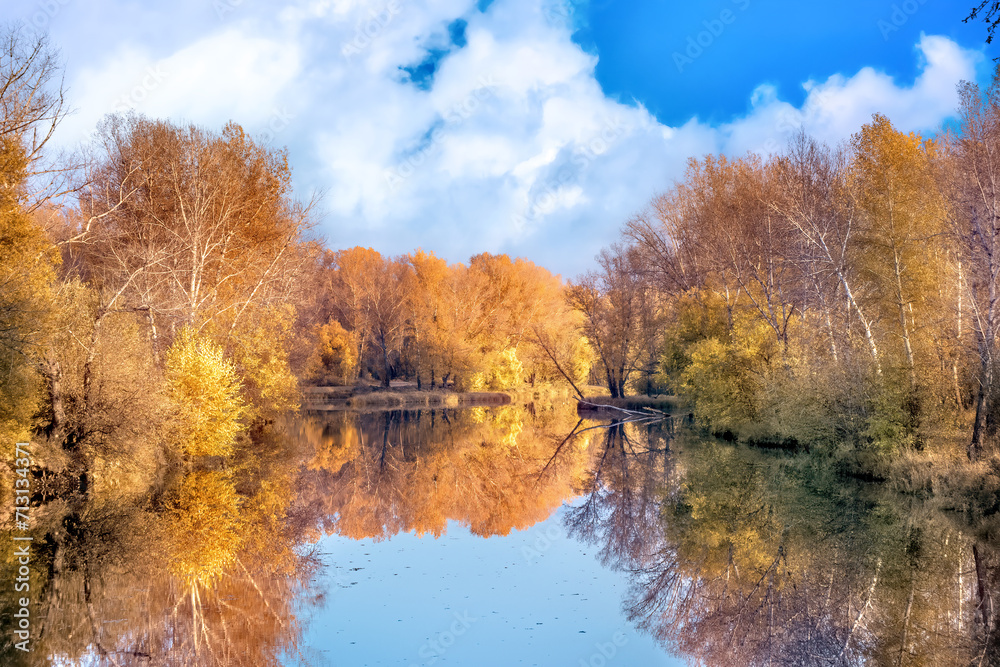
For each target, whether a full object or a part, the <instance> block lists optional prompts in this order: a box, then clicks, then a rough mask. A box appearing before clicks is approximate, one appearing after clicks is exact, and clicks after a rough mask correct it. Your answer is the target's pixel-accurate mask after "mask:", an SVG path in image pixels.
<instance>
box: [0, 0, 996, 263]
mask: <svg viewBox="0 0 1000 667" xmlns="http://www.w3.org/2000/svg"><path fill="white" fill-rule="evenodd" d="M967 11H968V6H966V3H964V2H942V1H941V0H924V1H923V2H921V0H906V1H904V2H878V1H876V2H872V1H870V0H868V1H863V0H847V1H844V2H840V3H805V2H792V1H785V0H782V1H779V0H772V1H770V2H768V1H766V0H713V1H711V2H700V3H691V2H686V3H679V2H665V1H662V0H661V1H652V0H642V1H638V0H636V1H631V2H629V1H626V0H613V1H612V0H592V1H591V2H589V3H588V2H584V1H582V0H492V1H490V0H434V1H433V2H430V1H427V0H298V1H295V2H286V3H279V2H265V1H264V0H175V1H173V2H171V3H165V2H160V3H141V2H138V1H135V0H133V1H127V0H90V1H88V2H83V1H82V0H13V1H11V0H8V1H7V2H5V3H4V10H3V18H5V19H7V20H15V21H17V20H20V21H23V22H25V23H27V24H28V25H31V26H35V27H37V28H39V29H43V30H46V31H48V32H49V34H50V37H51V40H52V43H53V45H55V46H56V47H58V48H59V49H60V50H61V52H62V55H63V58H64V59H65V61H66V82H67V86H68V88H69V100H70V103H71V104H72V106H73V107H75V109H76V113H75V114H74V115H73V116H72V117H71V118H69V119H68V120H67V121H66V122H65V123H64V125H63V126H62V127H61V129H60V131H59V134H58V136H57V137H56V141H57V143H58V144H60V145H61V146H62V147H66V148H69V147H75V146H78V145H81V144H85V143H86V142H87V141H88V140H89V138H90V136H91V133H92V131H93V129H94V127H95V125H96V124H97V122H98V121H99V120H100V118H101V117H103V116H104V115H105V114H107V113H110V112H114V111H121V110H126V109H134V110H136V111H139V112H141V113H144V114H147V115H149V116H154V117H166V118H170V119H172V120H174V121H177V122H191V123H196V124H199V125H203V126H207V127H211V128H221V127H222V125H223V124H224V123H225V122H226V121H228V120H235V121H237V122H239V123H241V124H242V125H243V126H244V127H245V128H246V129H247V130H249V131H250V132H252V133H254V134H256V135H257V136H259V137H261V139H262V140H264V141H269V142H272V143H273V144H274V145H276V146H287V148H288V150H289V155H290V160H291V163H292V165H293V167H294V170H295V172H294V173H295V184H296V191H297V194H298V196H299V197H301V198H304V199H306V198H309V197H310V196H311V194H312V193H314V192H322V193H323V199H322V201H321V204H320V207H319V211H320V212H321V213H322V216H321V217H320V219H319V222H318V225H317V228H316V233H317V235H319V236H321V237H322V238H323V239H324V240H325V241H326V242H327V243H328V244H329V245H330V246H331V247H347V246H352V245H356V244H361V245H366V246H372V247H374V248H376V249H377V250H379V251H381V252H384V253H386V254H390V255H397V254H400V253H405V252H408V251H410V250H413V249H415V248H418V247H420V248H423V249H424V250H429V251H434V252H436V253H437V254H439V255H441V256H443V257H445V258H447V259H448V260H450V261H466V260H467V259H468V258H469V257H470V256H471V255H473V254H475V253H477V252H482V251H490V252H506V253H509V254H511V255H515V256H523V257H527V258H529V259H531V260H533V261H535V262H537V263H539V264H542V265H544V266H547V267H549V268H550V269H552V270H554V271H556V272H558V273H561V274H563V275H564V276H566V277H573V276H575V275H577V274H579V273H580V272H582V271H585V270H587V269H589V268H593V266H594V261H593V258H594V255H595V254H596V253H597V251H598V250H599V249H600V248H601V247H602V246H604V245H606V244H608V243H610V242H612V241H614V240H615V238H616V236H617V232H618V229H619V228H620V226H621V224H622V223H623V222H624V221H625V220H627V218H628V217H629V216H630V215H632V214H634V213H636V212H637V211H640V210H641V209H642V208H643V207H644V206H645V204H646V203H647V202H648V201H649V199H650V197H652V196H653V195H655V194H656V193H657V192H659V191H662V190H664V189H666V188H668V187H669V186H670V184H671V183H672V182H673V180H674V179H676V178H678V177H680V176H681V175H682V173H683V169H684V165H685V163H686V161H687V160H688V159H689V158H690V157H699V156H702V155H704V154H706V153H719V152H724V153H727V154H732V155H736V154H742V153H745V152H746V151H749V150H755V151H764V152H767V151H774V150H777V149H779V148H780V147H781V146H782V145H784V143H785V142H786V141H787V139H788V138H789V137H790V136H791V135H792V134H794V133H795V132H797V131H798V130H799V129H805V130H806V131H808V132H810V133H812V134H814V135H815V136H817V137H819V138H820V139H822V140H824V141H827V142H830V143H837V142H840V141H843V140H845V139H847V138H849V137H850V135H851V133H853V132H856V131H857V130H858V129H859V128H860V126H861V124H863V123H864V122H866V121H868V120H869V119H870V118H871V115H872V113H874V112H882V113H885V114H886V115H888V116H889V118H890V119H892V120H893V122H894V123H895V124H896V125H897V127H899V128H900V129H904V130H915V131H920V132H924V133H928V132H933V131H935V130H936V129H938V128H940V127H941V126H942V124H943V123H946V122H947V120H948V117H949V116H950V115H951V114H952V113H953V110H954V108H955V105H956V95H955V85H956V84H957V83H958V81H959V80H961V79H963V78H964V79H970V78H975V79H978V80H980V81H985V80H987V79H988V76H989V72H990V69H991V67H992V63H991V58H992V57H994V56H996V55H997V54H996V53H994V52H993V51H994V50H995V49H994V47H990V50H989V51H988V50H987V48H986V47H985V44H984V42H985V29H984V27H983V26H982V25H963V24H962V22H961V19H962V18H963V17H964V16H965V15H966V13H967Z"/></svg>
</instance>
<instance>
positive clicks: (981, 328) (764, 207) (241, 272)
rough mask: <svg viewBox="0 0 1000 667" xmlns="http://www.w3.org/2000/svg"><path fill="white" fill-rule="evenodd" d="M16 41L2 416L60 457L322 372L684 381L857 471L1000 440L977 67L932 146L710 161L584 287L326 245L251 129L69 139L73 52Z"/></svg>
mask: <svg viewBox="0 0 1000 667" xmlns="http://www.w3.org/2000/svg"><path fill="white" fill-rule="evenodd" d="M4 45H5V49H4V54H3V71H2V73H0V74H2V82H3V86H2V88H0V92H2V98H3V100H2V101H3V104H2V107H3V113H4V116H3V125H2V134H0V139H2V155H3V160H2V162H0V164H2V168H3V174H4V179H3V182H4V187H3V191H2V197H3V211H2V214H3V216H4V224H3V229H2V234H3V237H2V244H0V252H2V253H3V255H2V261H0V270H2V272H3V275H2V278H0V281H2V283H0V284H2V285H3V289H2V292H0V300H2V304H0V316H2V327H0V335H2V339H3V345H2V354H3V360H2V363H3V378H4V381H3V384H2V386H0V391H2V392H3V401H2V414H0V430H2V432H3V437H4V438H5V439H6V440H7V441H11V442H13V441H15V440H29V439H30V440H32V441H37V442H39V443H40V451H42V452H44V455H43V457H42V462H43V463H45V464H46V465H49V464H51V465H53V466H56V467H59V468H62V469H69V470H72V471H74V472H76V473H81V474H93V473H94V471H95V470H96V469H97V468H99V467H101V466H112V467H116V466H122V465H124V466H126V467H128V468H130V469H137V468H142V467H145V468H146V472H147V473H148V472H149V471H150V470H152V469H154V468H156V466H158V465H161V464H163V463H164V462H170V461H175V462H177V461H182V460H189V459H190V458H191V457H197V456H204V455H217V456H226V455H228V454H229V453H230V452H231V450H232V445H233V443H234V442H235V441H236V440H237V439H238V438H240V437H242V435H245V434H246V433H247V432H249V431H250V430H252V429H253V428H255V427H260V426H261V425H264V424H267V423H269V422H270V421H273V420H274V419H275V418H276V417H277V416H279V415H280V414H282V413H284V412H286V411H287V410H289V409H294V408H295V407H296V406H297V405H298V403H299V394H300V387H302V386H304V385H309V384H312V385H352V384H355V383H363V384H364V383H367V384H370V385H381V386H382V387H385V388H388V387H390V383H391V382H392V381H393V380H404V381H406V384H407V385H411V386H414V387H415V388H416V389H439V388H448V389H455V390H460V391H462V390H473V391H474V390H510V389H519V388H523V387H535V386H537V385H540V384H547V383H568V384H569V385H572V388H573V389H574V390H575V391H576V393H577V394H578V395H580V396H581V397H582V396H583V393H584V392H583V391H582V389H581V388H585V387H587V386H589V385H591V384H601V385H604V386H605V387H606V388H607V390H608V392H609V393H610V394H611V396H612V397H622V396H624V395H626V394H628V393H647V394H649V393H672V394H675V395H678V396H680V397H681V398H682V399H684V400H686V401H687V403H688V404H689V405H690V406H691V410H692V412H693V414H694V416H695V417H697V418H698V419H699V420H700V421H701V422H702V423H703V424H705V425H707V426H708V427H710V428H711V429H712V430H713V431H714V432H716V433H719V434H724V435H727V436H730V435H731V436H732V437H735V438H740V439H744V440H749V441H757V442H762V443H770V444H778V445H793V446H794V445H799V446H805V447H810V448H820V449H824V448H825V450H826V451H835V452H839V455H841V456H846V457H847V458H850V459H851V460H852V461H853V464H852V465H857V466H860V468H861V469H862V470H864V471H866V473H876V474H879V471H880V470H882V468H884V466H885V464H886V462H887V461H889V460H891V459H893V458H894V457H895V455H896V454H899V453H910V454H912V453H917V452H923V453H924V454H926V455H933V456H941V457H944V458H945V459H949V460H957V459H958V458H963V457H968V458H970V459H973V460H978V459H982V458H983V457H987V456H991V455H992V454H994V453H995V451H996V449H997V446H998V443H1000V395H998V388H997V384H998V380H997V375H998V373H997V368H996V359H995V356H996V349H997V333H998V328H1000V312H998V300H1000V294H998V279H1000V275H998V274H1000V249H998V246H997V243H998V233H1000V218H998V211H997V207H998V204H997V195H998V193H997V187H998V186H997V181H998V178H1000V164H998V162H997V159H996V154H997V150H998V148H1000V84H998V83H997V81H994V82H993V83H992V84H991V85H990V86H988V87H987V88H985V89H981V88H980V87H978V86H977V85H975V84H973V83H968V82H966V83H963V84H962V85H961V87H960V88H961V89H960V96H961V107H960V109H958V110H957V122H956V123H955V125H954V127H951V128H950V129H949V130H948V131H945V132H942V133H941V134H940V135H939V136H935V137H933V138H924V137H920V136H918V135H916V134H912V133H911V134H906V133H903V132H900V131H899V130H897V129H896V128H894V127H893V125H892V123H891V121H890V120H889V119H888V118H886V117H884V116H881V115H875V116H874V117H873V119H872V121H871V122H870V123H869V124H867V125H865V126H864V127H862V128H860V129H859V130H858V132H857V133H856V134H855V135H854V136H853V137H852V138H851V140H850V141H849V142H846V143H845V144H844V145H841V146H838V147H835V148H831V147H828V146H824V145H820V144H818V143H817V142H815V141H814V140H812V139H810V138H809V137H808V136H806V135H804V134H803V135H800V136H798V137H797V138H796V139H795V140H794V141H793V142H792V143H791V144H790V145H789V146H788V147H787V149H785V150H784V151H783V152H780V153H778V154H773V155H763V156H762V155H755V154H750V155H746V156H742V157H727V156H707V157H704V158H702V159H693V160H691V162H690V163H689V166H688V169H687V172H686V174H685V176H684V178H683V179H681V180H680V181H678V182H677V183H675V184H674V185H673V186H672V187H670V188H669V189H667V190H666V191H665V192H664V193H662V194H661V195H659V196H657V197H655V198H654V199H653V200H652V201H650V202H649V204H648V205H647V206H646V207H645V208H644V209H642V210H641V212H640V213H638V214H637V215H635V216H634V217H632V218H631V219H630V220H628V221H626V222H625V224H624V226H623V228H622V232H621V239H620V241H619V242H618V243H615V244H613V245H612V246H610V247H608V248H606V249H605V250H604V251H602V252H601V254H600V256H599V257H598V258H597V259H598V265H599V268H598V269H597V270H596V271H593V272H590V273H588V274H586V275H584V276H581V277H579V278H578V279H576V280H572V281H569V282H564V281H563V280H562V279H561V278H560V277H558V276H555V275H553V274H551V273H550V272H548V271H546V270H545V269H544V268H541V267H539V266H536V265H535V264H533V263H531V262H529V261H527V260H524V259H516V260H512V259H510V258H509V257H508V256H506V255H492V254H489V253H483V254H480V255H477V256H475V257H472V258H471V259H470V260H469V262H468V263H467V264H449V263H448V262H446V261H445V260H443V259H441V258H439V257H436V256H435V255H434V254H433V253H432V252H425V251H422V250H417V251H415V252H413V253H411V254H409V255H405V256H400V257H385V256H383V255H381V254H380V253H379V252H377V251H376V250H373V249H370V248H361V247H356V248H347V249H340V250H330V249H327V248H324V247H323V246H322V244H321V243H319V242H318V241H316V240H315V238H314V236H313V234H314V230H315V226H316V224H315V220H316V213H315V212H316V208H317V207H316V202H311V203H307V204H303V203H301V202H299V201H297V200H296V199H295V198H294V197H293V196H292V192H291V188H292V181H291V166H290V163H289V157H288V155H287V154H286V152H285V151H284V150H281V149H277V148H274V147H271V146H269V145H268V144H267V143H266V142H261V141H258V140H256V139H254V137H252V136H249V135H248V134H247V133H246V132H244V131H243V129H242V128H241V127H240V126H239V125H237V124H236V123H233V122H231V123H229V124H227V125H226V126H225V127H224V128H222V129H221V130H219V131H216V130H211V129H204V128H199V127H194V126H182V125H177V124H175V123H173V122H171V121H166V120H154V119H149V118H146V117H143V116H140V115H136V114H127V115H113V116H109V117H107V118H106V119H105V120H104V121H103V122H102V123H101V125H100V126H99V128H98V130H97V132H96V133H95V134H94V135H93V138H92V141H91V142H90V143H89V144H88V145H87V146H86V147H85V148H84V150H82V151H81V152H79V153H77V154H73V155H64V154H60V155H58V156H56V155H52V154H50V153H51V151H49V152H47V151H46V144H47V141H48V139H49V138H50V137H51V136H52V134H53V132H55V131H56V128H57V127H58V125H59V122H60V120H61V119H62V118H63V117H64V115H65V113H66V107H65V104H66V103H65V100H64V96H63V91H62V90H61V88H60V85H59V76H60V64H59V62H58V61H57V59H56V58H55V56H54V55H53V52H52V50H51V49H50V47H49V46H48V44H47V42H46V40H45V38H44V37H37V36H32V35H31V34H29V33H28V32H27V31H26V30H24V29H21V28H16V27H15V28H11V29H9V30H8V32H7V34H6V36H5V41H4ZM46 457H47V458H46ZM48 459H51V461H49V460H48ZM140 477H141V476H140Z"/></svg>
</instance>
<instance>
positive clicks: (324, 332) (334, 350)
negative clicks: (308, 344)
mask: <svg viewBox="0 0 1000 667" xmlns="http://www.w3.org/2000/svg"><path fill="white" fill-rule="evenodd" d="M316 338H317V344H316V350H315V351H314V352H313V355H312V357H311V358H310V360H309V378H310V379H311V380H313V381H314V382H317V383H319V384H347V383H349V382H350V381H351V380H353V379H354V378H355V377H356V375H357V369H358V341H357V337H356V336H355V335H354V334H353V333H351V332H349V331H347V329H345V328H344V327H343V325H342V324H341V323H340V322H338V321H337V320H334V319H331V320H330V321H329V322H327V323H326V324H324V325H323V326H321V327H320V328H319V331H318V332H317V334H316Z"/></svg>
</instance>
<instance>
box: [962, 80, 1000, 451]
mask: <svg viewBox="0 0 1000 667" xmlns="http://www.w3.org/2000/svg"><path fill="white" fill-rule="evenodd" d="M959 93H960V95H961V111H960V112H961V116H960V118H961V134H960V135H959V138H958V140H957V146H956V151H955V153H956V162H957V168H958V177H957V178H956V179H955V184H956V187H955V188H954V195H953V211H954V215H953V219H954V221H955V225H956V229H955V232H956V237H957V240H958V243H959V246H960V249H961V253H962V257H963V260H964V262H963V263H964V266H965V272H966V275H967V278H966V284H967V285H968V290H969V292H970V297H971V299H970V301H971V303H970V304H969V305H970V308H971V309H972V315H973V316H972V318H971V322H970V324H971V326H972V327H973V330H974V332H975V338H976V352H977V357H978V363H977V366H978V378H977V380H978V381H977V388H976V398H975V420H974V422H973V429H972V437H971V440H970V443H969V458H972V459H977V458H980V457H981V456H983V455H984V453H986V452H990V451H995V450H996V446H997V433H998V427H1000V418H998V414H997V409H998V408H997V399H998V395H997V394H998V392H997V380H996V375H997V370H996V369H997V332H998V329H1000V291H998V290H1000V288H998V281H1000V245H998V239H1000V157H998V155H1000V79H998V78H997V77H996V76H994V79H993V81H992V83H991V84H990V85H989V86H988V87H987V88H986V89H985V90H983V89H981V88H980V87H979V86H978V85H976V84H974V83H969V82H964V83H962V84H961V86H960V88H959Z"/></svg>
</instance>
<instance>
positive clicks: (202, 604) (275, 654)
mask: <svg viewBox="0 0 1000 667" xmlns="http://www.w3.org/2000/svg"><path fill="white" fill-rule="evenodd" d="M264 440H270V442H263V441H264ZM286 441H287V442H286ZM291 442H292V441H290V440H288V439H287V438H283V436H282V435H281V434H280V433H278V432H266V433H261V434H258V436H257V437H256V438H255V440H254V442H252V443H251V442H247V443H244V445H245V446H246V448H247V451H246V452H244V455H243V456H238V457H236V458H235V459H234V461H235V465H234V466H233V467H232V468H231V469H226V470H222V469H218V468H219V466H218V465H217V462H215V464H216V465H214V466H213V465H212V463H211V462H203V464H204V465H205V466H207V467H197V466H196V467H194V468H193V469H186V470H183V471H180V472H176V473H174V475H173V477H172V478H168V479H165V480H163V483H162V488H160V489H159V490H158V491H157V492H156V493H154V494H153V495H152V496H151V497H144V498H123V497H114V496H107V497H105V496H89V497H81V496H71V497H67V498H63V499H57V500H52V501H50V502H47V503H45V504H42V505H40V506H38V507H36V508H34V509H33V513H34V526H33V530H32V535H33V537H34V543H33V547H32V552H31V553H32V560H31V572H32V574H31V581H30V586H31V588H30V594H31V596H32V599H33V601H34V602H35V603H36V604H33V606H32V620H31V623H32V625H31V630H32V639H31V644H30V647H31V652H30V653H27V654H26V653H23V652H21V651H18V650H17V649H15V647H14V646H13V642H12V641H11V638H12V637H13V632H12V628H11V627H10V626H8V625H7V624H8V623H11V622H12V620H13V618H14V617H13V614H14V612H15V604H16V595H10V594H8V596H2V597H0V605H2V608H0V618H2V619H3V621H2V623H3V624H4V625H5V627H4V628H3V637H4V639H3V641H4V642H5V643H4V645H3V647H2V655H0V663H2V664H4V665H20V664H24V665H35V664H73V665H77V664H87V665H247V666H251V665H252V666H257V665H279V664H288V662H289V660H295V659H296V656H297V655H298V647H297V642H298V638H299V636H300V631H301V628H300V624H299V621H298V619H297V616H296V614H297V609H296V605H297V604H298V601H301V600H305V601H306V602H308V601H309V600H310V599H311V596H312V595H314V594H315V590H314V589H313V587H312V586H311V585H310V577H311V575H312V573H313V572H314V570H315V567H316V561H315V559H314V558H313V557H312V556H311V555H310V552H309V549H308V546H306V547H305V548H303V547H302V546H301V545H303V543H304V539H303V535H304V532H305V528H306V526H307V525H309V524H310V523H311V522H312V519H310V518H309V517H307V516H301V515H295V514H294V512H293V511H292V508H291V507H290V505H289V501H290V494H289V493H288V489H289V488H290V486H289V485H290V484H293V483H294V476H295V474H296V470H297V468H298V465H297V463H296V458H297V457H296V453H295V451H294V450H292V449H290V448H289V446H288V445H289V444H290V443H291ZM255 446H256V448H259V449H260V450H261V451H268V452H271V454H270V456H269V458H265V457H260V456H257V455H255V454H253V453H252V452H253V451H254V449H255ZM11 542H12V541H11V540H9V539H8V540H5V543H7V544H10V543H11ZM6 555H7V557H6V558H4V559H3V570H4V571H3V572H2V573H0V576H2V577H3V578H4V579H5V580H7V581H13V580H14V577H15V576H16V575H15V570H16V567H17V563H16V561H14V559H13V558H12V557H11V556H12V554H11V553H10V549H9V548H8V554H6Z"/></svg>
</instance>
